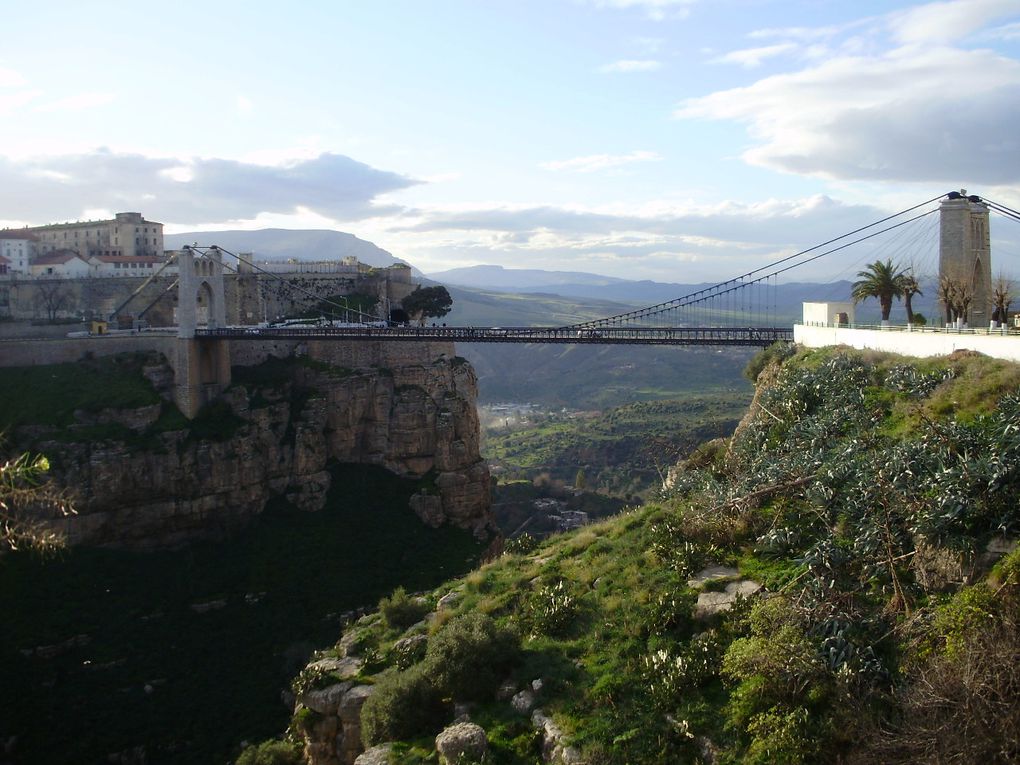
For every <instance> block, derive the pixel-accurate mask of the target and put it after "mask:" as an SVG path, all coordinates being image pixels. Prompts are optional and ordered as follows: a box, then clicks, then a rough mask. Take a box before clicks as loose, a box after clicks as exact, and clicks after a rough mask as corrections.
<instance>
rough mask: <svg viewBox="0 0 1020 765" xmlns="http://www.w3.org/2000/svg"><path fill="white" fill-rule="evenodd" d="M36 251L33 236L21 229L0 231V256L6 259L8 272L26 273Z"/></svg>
mask: <svg viewBox="0 0 1020 765" xmlns="http://www.w3.org/2000/svg"><path fill="white" fill-rule="evenodd" d="M35 253H36V239H35V237H34V236H33V235H32V234H30V233H28V232H27V231H25V230H23V229H4V230H3V231H0V257H3V258H6V259H7V273H8V274H12V275H13V274H26V275H27V274H28V273H29V266H30V265H31V262H32V257H33V256H34V255H35Z"/></svg>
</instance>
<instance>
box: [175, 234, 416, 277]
mask: <svg viewBox="0 0 1020 765" xmlns="http://www.w3.org/2000/svg"><path fill="white" fill-rule="evenodd" d="M163 243H164V246H165V247H166V248H167V249H168V250H176V249H180V248H181V247H182V246H184V245H186V244H196V243H197V244H201V245H212V244H216V245H219V246H220V247H223V248H224V249H227V250H230V251H231V252H236V253H240V252H251V253H254V254H255V256H256V257H257V258H259V259H266V260H284V259H287V258H296V259H298V260H337V259H339V258H343V257H346V256H348V255H353V256H354V257H356V258H357V259H358V260H360V261H361V262H362V263H367V264H368V265H370V266H377V267H380V268H382V267H386V266H392V265H393V264H394V263H406V261H403V260H401V259H400V258H397V257H395V256H394V255H393V254H392V253H390V252H387V251H386V250H384V249H383V248H381V247H377V246H376V245H374V244H372V243H371V242H368V241H365V240H364V239H359V238H358V237H356V236H354V234H346V233H344V232H342V231H330V230H327V229H301V230H294V229H286V228H263V229H258V230H256V231H187V232H185V233H183V234H167V235H166V236H164V237H163Z"/></svg>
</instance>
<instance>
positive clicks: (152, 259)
mask: <svg viewBox="0 0 1020 765" xmlns="http://www.w3.org/2000/svg"><path fill="white" fill-rule="evenodd" d="M96 260H98V261H100V262H102V263H164V262H165V261H164V260H163V258H159V257H156V256H155V255H96Z"/></svg>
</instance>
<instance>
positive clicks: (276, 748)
mask: <svg viewBox="0 0 1020 765" xmlns="http://www.w3.org/2000/svg"><path fill="white" fill-rule="evenodd" d="M300 763H301V751H300V749H299V748H298V746H297V745H296V744H289V743H287V742H286V741H263V742H262V743H261V744H258V745H254V744H253V745H252V746H247V747H245V749H244V751H243V752H241V756H240V757H238V758H237V765H299V764H300Z"/></svg>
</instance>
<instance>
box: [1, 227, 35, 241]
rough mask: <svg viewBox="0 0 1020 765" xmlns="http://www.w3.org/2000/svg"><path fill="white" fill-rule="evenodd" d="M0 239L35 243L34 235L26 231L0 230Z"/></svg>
mask: <svg viewBox="0 0 1020 765" xmlns="http://www.w3.org/2000/svg"><path fill="white" fill-rule="evenodd" d="M0 239H27V240H28V241H30V242H36V241H38V239H36V237H35V234H30V233H29V232H28V231H21V230H19V229H16V228H5V229H2V230H0Z"/></svg>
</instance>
